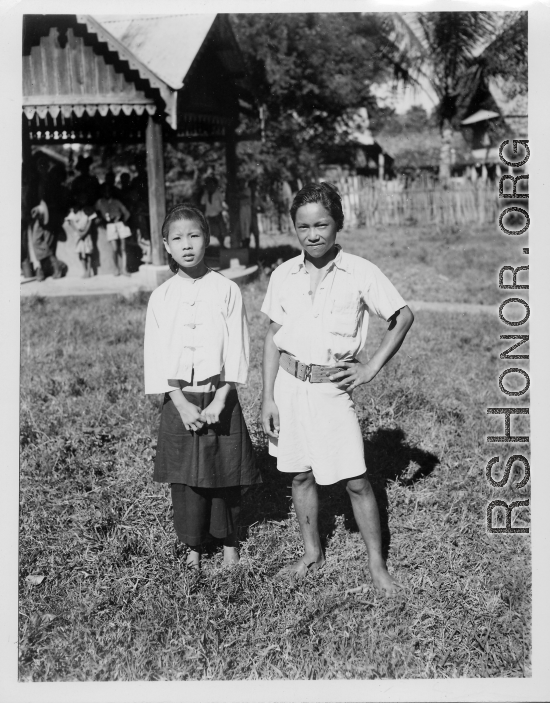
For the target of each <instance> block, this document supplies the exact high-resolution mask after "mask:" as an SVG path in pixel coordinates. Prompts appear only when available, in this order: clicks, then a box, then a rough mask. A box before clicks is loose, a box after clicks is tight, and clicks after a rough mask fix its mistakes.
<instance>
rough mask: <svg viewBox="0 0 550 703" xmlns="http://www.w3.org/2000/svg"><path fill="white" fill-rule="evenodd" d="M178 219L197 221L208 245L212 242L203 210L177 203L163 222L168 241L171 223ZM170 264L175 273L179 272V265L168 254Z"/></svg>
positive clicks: (163, 236) (163, 230)
mask: <svg viewBox="0 0 550 703" xmlns="http://www.w3.org/2000/svg"><path fill="white" fill-rule="evenodd" d="M178 220H191V221H192V222H196V223H197V224H198V225H199V227H200V229H201V231H202V233H203V234H204V239H205V241H206V246H208V245H209V244H210V227H209V226H208V222H207V221H206V217H205V216H204V215H203V214H202V212H201V211H200V210H199V209H198V208H196V207H193V206H192V205H186V204H183V205H176V206H175V207H173V208H172V209H171V210H170V212H169V213H168V214H167V215H166V217H165V218H164V222H163V223H162V238H163V239H165V240H166V241H168V232H169V231H170V225H171V224H172V222H177V221H178ZM168 266H169V267H170V270H171V271H172V272H173V273H177V272H178V265H177V264H176V262H175V261H174V259H173V258H172V257H171V256H170V254H168Z"/></svg>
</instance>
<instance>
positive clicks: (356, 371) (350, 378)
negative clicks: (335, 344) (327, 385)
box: [329, 361, 378, 391]
mask: <svg viewBox="0 0 550 703" xmlns="http://www.w3.org/2000/svg"><path fill="white" fill-rule="evenodd" d="M338 366H345V367H346V368H345V369H344V370H343V371H338V372H337V373H335V374H332V376H329V378H330V380H331V381H332V382H333V383H334V384H335V385H336V386H337V387H338V388H343V389H345V390H347V391H352V390H353V389H354V388H357V386H360V385H361V384H362V383H369V381H372V379H373V378H374V377H375V376H376V374H377V373H378V370H377V369H373V368H371V367H370V366H369V364H368V363H367V364H359V363H356V362H352V361H340V362H338Z"/></svg>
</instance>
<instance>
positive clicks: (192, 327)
mask: <svg viewBox="0 0 550 703" xmlns="http://www.w3.org/2000/svg"><path fill="white" fill-rule="evenodd" d="M196 326H197V325H189V327H190V328H191V329H192V330H194V329H195V327H196Z"/></svg>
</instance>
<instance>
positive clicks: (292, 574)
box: [275, 555, 325, 581]
mask: <svg viewBox="0 0 550 703" xmlns="http://www.w3.org/2000/svg"><path fill="white" fill-rule="evenodd" d="M324 565H325V558H324V556H322V555H321V556H320V557H318V558H317V559H310V558H309V557H305V556H303V557H302V558H301V559H298V561H295V562H294V563H293V564H287V565H286V566H283V568H282V569H281V570H280V571H278V572H277V574H276V576H275V578H277V579H284V578H289V579H290V580H291V581H300V580H301V579H304V578H306V576H307V575H308V574H314V573H315V572H316V571H319V569H321V568H322V567H323V566H324Z"/></svg>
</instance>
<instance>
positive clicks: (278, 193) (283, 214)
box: [275, 179, 292, 234]
mask: <svg viewBox="0 0 550 703" xmlns="http://www.w3.org/2000/svg"><path fill="white" fill-rule="evenodd" d="M291 203H292V189H291V188H290V184H289V182H288V181H286V180H284V179H283V180H279V181H277V182H276V183H275V204H276V207H277V214H278V219H279V232H281V234H285V233H286V232H288V231H289V230H290V217H289V214H288V213H289V210H290V204H291Z"/></svg>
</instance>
